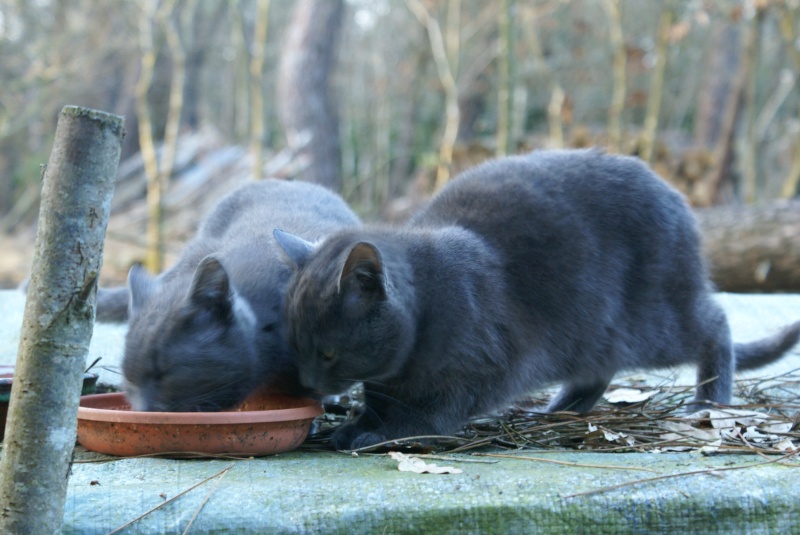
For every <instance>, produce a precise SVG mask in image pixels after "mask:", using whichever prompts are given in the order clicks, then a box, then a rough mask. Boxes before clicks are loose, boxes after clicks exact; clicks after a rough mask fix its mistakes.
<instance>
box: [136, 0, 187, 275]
mask: <svg viewBox="0 0 800 535" xmlns="http://www.w3.org/2000/svg"><path fill="white" fill-rule="evenodd" d="M176 3H177V0H165V1H164V2H163V3H162V4H160V5H159V3H158V2H157V1H151V2H149V3H148V4H147V5H146V6H145V7H144V8H143V10H142V13H141V17H140V21H139V37H140V39H139V40H140V45H139V46H140V48H141V50H142V66H141V73H140V75H139V81H138V82H137V84H136V115H137V118H138V120H139V146H140V149H141V152H142V158H143V161H144V168H145V174H146V175H147V206H148V221H147V241H148V244H149V246H148V250H147V255H146V260H145V265H146V267H147V269H149V270H150V271H151V272H153V273H159V272H160V271H161V268H162V266H163V262H164V258H163V257H164V251H163V242H164V237H163V228H162V227H163V220H164V213H163V202H162V197H163V195H164V192H165V191H166V187H167V182H168V181H169V178H170V176H171V174H172V168H173V165H174V163H175V150H176V143H177V137H178V129H179V127H180V115H181V108H182V105H183V81H184V77H185V53H184V51H183V46H182V44H181V42H180V37H179V36H178V32H177V30H176V28H175V26H174V23H173V21H172V20H171V16H172V13H173V11H174V9H175V5H176ZM154 28H162V29H163V30H164V31H165V33H166V37H167V46H168V47H169V49H170V53H171V56H172V62H173V76H172V83H171V86H170V96H169V111H168V115H167V123H166V128H165V131H164V147H163V150H162V158H161V163H160V164H159V161H158V155H157V153H156V148H155V140H154V134H153V122H152V117H151V114H150V105H149V103H148V99H147V95H148V92H149V90H150V87H151V86H152V83H153V73H154V69H155V63H156V58H157V57H158V49H157V47H156V41H155V39H154V36H153V30H154Z"/></svg>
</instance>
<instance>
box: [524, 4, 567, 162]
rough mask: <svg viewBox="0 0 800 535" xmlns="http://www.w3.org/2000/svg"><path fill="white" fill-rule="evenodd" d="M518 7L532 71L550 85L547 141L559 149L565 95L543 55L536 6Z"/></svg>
mask: <svg viewBox="0 0 800 535" xmlns="http://www.w3.org/2000/svg"><path fill="white" fill-rule="evenodd" d="M519 7H520V8H521V9H522V19H523V22H522V28H523V32H522V35H523V37H524V38H525V41H526V44H527V47H528V49H529V50H530V51H531V53H532V54H533V57H534V58H535V60H536V63H535V68H534V72H535V74H536V75H537V76H539V77H544V78H547V80H548V85H549V86H550V101H549V102H548V105H547V110H546V111H547V127H548V132H549V140H548V143H549V146H550V147H551V148H554V149H560V148H563V147H564V123H563V120H562V118H563V116H562V114H563V111H564V102H565V101H566V97H567V95H566V93H565V92H564V88H563V87H562V86H561V83H560V82H559V80H558V77H557V76H556V73H555V72H553V70H552V69H551V68H550V66H549V65H548V63H547V58H545V56H544V50H543V48H542V43H541V41H540V40H539V35H538V33H537V32H538V31H539V30H538V28H537V22H538V19H539V17H540V14H539V12H538V11H537V9H538V8H537V6H535V5H531V4H527V3H522V4H520V6H519Z"/></svg>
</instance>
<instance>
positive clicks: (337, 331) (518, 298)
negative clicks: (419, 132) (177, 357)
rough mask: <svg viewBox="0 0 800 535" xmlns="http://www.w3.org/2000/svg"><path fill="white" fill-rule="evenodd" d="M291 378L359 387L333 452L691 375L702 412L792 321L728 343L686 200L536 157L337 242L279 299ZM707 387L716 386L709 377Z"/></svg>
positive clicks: (480, 172) (632, 175)
mask: <svg viewBox="0 0 800 535" xmlns="http://www.w3.org/2000/svg"><path fill="white" fill-rule="evenodd" d="M285 318H286V321H287V322H288V327H287V334H288V336H289V344H290V347H292V348H293V349H294V350H295V352H296V354H297V359H298V366H299V371H300V379H301V383H302V384H303V385H304V386H306V387H308V388H310V389H313V390H315V391H317V392H318V393H320V394H333V393H337V392H341V391H343V390H344V389H345V388H347V387H349V386H350V385H351V384H353V383H354V382H358V381H363V382H364V385H365V395H366V409H365V412H364V414H363V415H361V416H360V417H359V418H358V419H357V420H355V421H353V422H350V423H347V424H345V425H343V426H342V427H341V428H339V429H338V430H337V432H336V433H335V435H334V436H333V438H332V442H333V444H334V446H335V447H337V448H338V449H352V448H358V447H362V446H366V445H370V444H374V443H377V442H379V441H382V440H385V439H394V438H400V437H404V436H414V435H429V434H445V433H451V432H453V431H455V430H457V429H458V428H459V426H461V425H462V424H464V423H465V422H466V421H467V419H468V418H469V417H470V416H472V415H476V414H480V413H484V412H486V411H489V410H492V409H495V408H497V407H498V406H500V405H501V404H503V403H505V402H508V401H510V400H513V399H514V398H515V397H517V396H519V395H521V394H523V393H525V392H528V391H531V390H533V389H535V388H537V387H540V386H543V385H547V384H552V383H560V384H562V388H561V391H560V392H559V394H558V395H557V396H556V397H555V399H553V401H552V402H551V403H550V405H549V407H548V409H549V410H551V411H558V410H567V409H568V410H573V411H578V412H585V411H588V410H590V409H591V408H592V406H593V405H594V404H595V403H596V402H597V400H598V399H599V398H600V396H601V395H602V394H603V392H604V391H605V389H606V387H607V386H608V384H609V381H611V379H612V377H613V376H614V374H615V373H616V372H617V371H619V370H624V369H631V368H659V367H665V366H674V365H678V364H685V363H693V364H696V365H697V366H698V382H703V381H708V382H707V383H705V384H703V385H701V386H699V387H698V389H697V393H696V400H697V405H696V406H698V407H699V406H700V405H701V404H703V403H706V402H713V403H723V404H724V403H728V402H729V401H730V397H731V385H732V379H733V373H734V368H735V364H734V363H735V362H736V359H737V358H738V359H739V366H740V367H742V368H745V367H751V366H756V365H762V364H765V363H767V362H770V361H772V360H775V359H777V358H779V357H780V356H781V355H782V354H783V353H785V351H787V350H788V349H789V348H790V347H791V346H792V345H793V344H794V343H795V342H796V341H797V339H798V336H800V322H798V323H795V324H794V325H792V326H790V327H789V328H787V329H786V330H784V331H783V332H781V333H778V334H777V335H775V336H773V337H771V338H769V339H767V340H765V341H759V342H754V343H752V344H746V345H736V351H737V353H739V352H741V355H740V357H736V358H735V357H734V345H733V344H732V342H731V336H730V332H729V328H728V322H727V319H726V317H725V314H724V313H723V311H722V309H721V308H720V307H719V306H718V305H717V304H716V303H715V302H714V300H713V298H712V295H711V285H710V283H709V280H708V276H707V271H706V268H705V266H704V263H703V261H702V258H701V251H700V239H699V235H698V232H697V230H696V226H695V223H694V220H693V218H692V215H691V212H690V210H689V209H688V207H687V206H686V204H685V202H684V200H683V198H682V197H681V195H679V194H678V193H677V192H675V191H674V190H673V189H672V188H671V187H669V186H668V185H667V184H666V183H665V182H663V181H662V180H661V179H659V178H658V177H657V176H656V175H655V174H654V173H652V172H651V171H650V170H649V169H647V168H646V167H645V166H644V165H643V164H642V163H641V162H639V161H638V160H636V159H633V158H628V157H621V156H607V155H603V154H602V153H600V152H598V151H542V152H535V153H533V154H530V155H527V156H520V157H512V158H505V159H501V160H496V161H492V162H488V163H486V164H483V165H481V166H479V167H477V168H475V169H472V170H471V171H468V172H466V173H464V174H463V175H461V176H460V177H458V178H456V179H455V180H453V181H451V182H450V183H449V184H448V185H447V186H446V187H445V188H444V189H443V190H442V191H441V192H440V193H439V194H438V195H437V196H436V197H435V198H434V199H433V200H432V202H431V203H430V204H429V205H428V206H427V207H426V208H425V209H423V210H422V212H420V213H419V214H418V215H417V216H416V217H414V218H413V219H412V220H411V221H410V222H409V223H408V224H407V225H406V226H404V227H401V228H396V229H393V228H386V227H366V228H361V229H354V230H345V231H341V232H337V233H335V234H333V235H332V236H330V237H329V238H328V239H326V240H325V241H324V242H323V243H322V244H321V245H320V246H319V247H318V248H317V249H316V250H315V251H314V253H313V254H312V256H311V257H310V258H309V259H308V260H307V261H306V262H305V263H304V266H303V267H302V268H301V269H299V270H298V271H296V273H295V275H294V276H293V278H292V281H291V282H290V284H289V289H288V290H287V299H286V314H285ZM715 377H716V379H714V378H715Z"/></svg>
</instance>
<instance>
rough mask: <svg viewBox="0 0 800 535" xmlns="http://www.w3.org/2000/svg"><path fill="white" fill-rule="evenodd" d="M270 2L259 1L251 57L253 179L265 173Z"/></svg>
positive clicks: (265, 0) (266, 0)
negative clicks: (265, 92)
mask: <svg viewBox="0 0 800 535" xmlns="http://www.w3.org/2000/svg"><path fill="white" fill-rule="evenodd" d="M269 3H270V0H258V11H257V14H256V26H255V30H254V32H253V50H252V53H251V55H250V151H251V152H252V153H253V178H254V179H255V180H258V179H260V178H262V177H263V172H264V169H263V168H264V94H263V93H264V88H263V81H264V60H265V58H266V54H265V52H266V48H267V27H268V23H269Z"/></svg>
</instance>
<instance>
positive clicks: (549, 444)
mask: <svg viewBox="0 0 800 535" xmlns="http://www.w3.org/2000/svg"><path fill="white" fill-rule="evenodd" d="M798 385H800V370H795V371H793V372H789V373H787V374H784V375H781V376H777V377H768V378H759V379H745V380H740V381H737V383H736V385H735V395H736V398H737V403H736V404H735V405H730V406H717V407H714V408H713V410H711V411H701V412H700V413H695V414H694V415H688V414H687V413H686V408H685V405H686V404H687V403H688V402H690V401H691V397H692V394H693V392H694V386H689V387H677V386H674V385H662V386H660V387H651V388H649V390H651V391H653V390H654V391H655V392H653V393H652V394H653V395H652V397H651V398H650V399H648V400H647V401H644V402H641V403H616V404H611V403H608V402H605V401H604V402H602V403H600V404H598V405H597V406H596V407H595V409H594V410H593V411H592V412H590V413H588V414H576V413H571V412H559V413H554V414H548V413H544V412H542V411H541V410H536V408H538V407H544V406H545V405H546V403H547V399H545V398H527V399H524V400H521V401H520V402H519V403H517V404H516V405H515V406H513V407H511V408H509V409H508V410H506V411H505V412H503V413H502V414H498V415H495V416H491V417H482V418H476V419H474V420H473V421H471V422H470V424H469V425H468V426H466V427H465V428H464V429H463V431H462V432H461V433H458V434H456V435H454V436H429V437H409V438H407V439H402V440H393V441H389V442H386V443H382V444H379V445H376V446H371V447H368V448H362V449H360V450H357V451H358V452H366V451H381V450H385V449H387V448H388V449H411V450H422V451H435V452H439V453H444V452H447V453H459V452H468V451H471V452H475V451H480V450H481V449H484V448H491V449H492V450H496V449H497V448H498V447H500V448H507V449H509V450H520V449H522V450H525V451H526V452H531V451H536V452H540V453H545V452H556V451H565V450H566V451H591V452H663V451H690V450H700V451H701V452H703V453H716V452H719V453H748V454H765V453H769V454H786V453H788V452H791V451H793V450H794V449H796V448H798V447H800V425H799V422H800V418H799V417H798V414H797V413H798V409H799V408H800V386H798ZM614 388H615V387H612V389H614ZM345 405H346V403H345ZM334 408H335V409H338V410H335V412H337V413H339V414H341V413H342V412H346V409H348V408H349V407H347V406H338V407H334ZM323 418H325V421H324V422H323V425H321V426H320V430H319V432H317V433H316V434H314V435H312V436H311V437H310V439H309V440H308V441H307V443H306V445H305V448H309V449H313V448H319V447H324V446H325V445H326V443H327V438H328V436H329V433H330V432H331V431H332V430H333V428H334V425H335V424H337V423H340V422H341V421H342V420H344V417H343V416H336V415H333V414H326V415H325V416H324V417H323Z"/></svg>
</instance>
